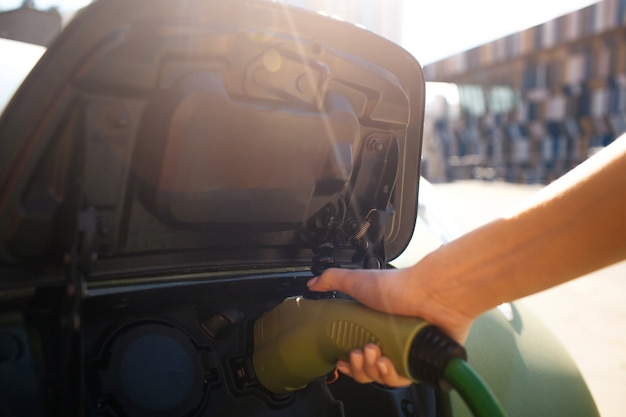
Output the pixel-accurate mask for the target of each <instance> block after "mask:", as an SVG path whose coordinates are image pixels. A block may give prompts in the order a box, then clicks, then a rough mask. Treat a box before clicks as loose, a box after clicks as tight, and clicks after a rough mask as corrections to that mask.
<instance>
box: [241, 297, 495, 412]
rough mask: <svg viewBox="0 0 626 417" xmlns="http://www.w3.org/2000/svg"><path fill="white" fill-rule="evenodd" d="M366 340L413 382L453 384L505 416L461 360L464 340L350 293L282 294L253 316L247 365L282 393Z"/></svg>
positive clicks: (479, 408) (482, 408) (483, 408)
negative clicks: (353, 297) (332, 296)
mask: <svg viewBox="0 0 626 417" xmlns="http://www.w3.org/2000/svg"><path fill="white" fill-rule="evenodd" d="M368 343H375V344H377V345H378V346H379V347H380V350H381V352H382V354H383V355H385V356H387V357H388V358H389V359H391V361H392V362H393V364H394V366H395V368H396V370H397V371H398V373H400V374H401V375H403V376H405V377H407V378H409V379H410V380H412V381H413V382H424V383H426V384H429V385H432V386H435V387H438V388H440V389H442V390H448V389H450V388H457V385H458V386H459V389H457V391H458V392H459V394H461V396H462V397H463V398H464V400H465V402H466V404H468V405H469V406H470V409H472V411H473V412H474V414H475V415H476V416H480V417H483V416H485V417H486V416H504V413H503V412H502V411H501V407H500V405H499V404H498V402H497V400H495V398H494V397H493V395H492V394H491V392H490V391H489V389H488V388H487V387H486V385H484V383H482V381H480V379H479V378H478V376H477V375H476V374H475V373H473V371H471V368H469V365H468V364H467V362H465V359H466V352H465V349H464V348H463V346H461V345H459V344H458V343H456V342H455V341H454V340H452V339H451V338H450V337H448V336H447V335H445V334H444V333H443V332H441V331H440V330H439V329H438V328H436V327H435V326H433V325H431V324H429V323H428V322H426V321H424V320H421V319H418V318H414V317H404V316H397V315H391V314H385V313H381V312H378V311H375V310H371V309H369V308H367V307H365V306H363V305H362V304H359V303H358V302H356V301H351V300H343V299H326V300H308V299H305V298H303V297H292V298H287V299H286V300H284V301H283V302H282V303H281V304H279V305H278V306H276V307H275V308H273V309H272V310H270V311H268V312H267V313H265V314H264V315H263V316H261V317H260V318H259V319H257V320H256V322H255V323H254V352H253V354H252V365H253V368H254V372H255V374H256V377H257V379H258V381H259V382H260V383H261V385H263V386H264V387H265V388H267V389H268V390H270V391H272V392H275V393H286V392H290V391H295V390H298V389H302V388H304V387H306V385H307V384H309V383H310V382H312V381H314V380H316V379H318V378H320V377H323V376H325V375H327V374H328V373H330V372H331V371H332V370H333V369H334V368H335V364H336V362H337V360H339V359H343V360H347V359H348V356H349V354H350V352H351V351H352V350H353V349H360V348H363V346H365V345H366V344H368ZM470 377H471V378H470ZM472 378H473V379H472ZM476 381H478V382H480V383H481V384H477V383H476ZM475 398H479V400H478V401H476V400H475Z"/></svg>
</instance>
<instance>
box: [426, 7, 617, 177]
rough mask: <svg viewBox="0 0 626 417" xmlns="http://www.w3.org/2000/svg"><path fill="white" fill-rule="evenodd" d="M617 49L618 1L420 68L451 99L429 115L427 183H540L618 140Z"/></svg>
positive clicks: (573, 14)
mask: <svg viewBox="0 0 626 417" xmlns="http://www.w3.org/2000/svg"><path fill="white" fill-rule="evenodd" d="M625 41H626V0H604V1H601V2H599V3H596V4H593V5H591V6H589V7H586V8H584V9H581V10H579V11H576V12H573V13H570V14H567V15H564V16H561V17H559V18H557V19H554V20H551V21H549V22H546V23H544V24H541V25H538V26H535V27H533V28H530V29H527V30H524V31H522V32H518V33H515V34H512V35H510V36H507V37H504V38H502V39H498V40H496V41H493V42H490V43H487V44H484V45H481V46H479V47H476V48H473V49H470V50H468V51H465V52H463V53H461V54H458V55H454V56H451V57H449V58H447V59H444V60H441V61H438V62H435V63H433V64H430V65H427V66H425V68H424V72H425V75H426V79H427V80H428V81H439V82H446V83H453V85H454V86H455V88H456V91H457V96H458V100H456V101H455V102H453V103H451V102H449V100H448V101H447V102H446V103H447V106H441V105H439V107H441V108H442V110H441V111H438V112H435V113H434V114H433V113H432V112H431V114H429V115H428V117H429V120H428V123H427V125H428V127H429V128H428V132H427V133H426V135H427V137H426V136H425V143H430V145H431V146H434V145H437V146H438V147H434V148H432V149H435V150H436V151H438V152H439V154H438V155H436V156H437V157H439V158H440V160H442V161H444V165H445V167H444V169H443V170H439V172H438V173H437V175H436V178H433V179H434V180H454V179H456V178H471V177H481V176H484V177H489V178H494V177H497V178H503V179H506V180H509V181H516V182H542V183H544V182H549V181H551V180H552V179H555V178H556V177H558V176H560V175H562V174H563V173H565V172H566V171H567V170H569V169H571V168H572V167H573V166H575V165H577V164H578V163H580V162H581V161H583V160H584V159H586V158H587V157H588V156H589V155H590V154H591V153H593V152H594V151H595V150H597V149H598V148H601V147H604V146H606V145H607V144H608V143H610V142H611V141H612V140H613V139H614V138H615V137H617V136H618V135H620V134H621V133H622V132H625V131H626V42H625ZM451 107H454V108H455V111H451V109H450V108H451ZM451 115H452V116H451ZM426 156H427V157H428V156H429V155H428V152H427V153H426ZM430 157H434V156H433V155H430ZM427 176H428V173H427Z"/></svg>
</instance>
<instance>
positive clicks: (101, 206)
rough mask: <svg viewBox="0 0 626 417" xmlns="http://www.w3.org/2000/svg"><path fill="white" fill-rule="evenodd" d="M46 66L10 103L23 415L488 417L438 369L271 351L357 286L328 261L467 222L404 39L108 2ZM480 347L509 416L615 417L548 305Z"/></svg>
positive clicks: (363, 259) (5, 247)
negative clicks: (457, 219) (429, 170)
mask: <svg viewBox="0 0 626 417" xmlns="http://www.w3.org/2000/svg"><path fill="white" fill-rule="evenodd" d="M4 45H6V44H4V43H3V44H0V46H2V48H5V46H4ZM11 46H12V47H13V46H16V45H15V44H11ZM4 50H5V51H6V50H7V49H4ZM38 53H42V54H43V56H41V59H38ZM11 56H13V57H15V59H16V60H18V59H20V58H18V55H13V54H11ZM2 61H3V65H4V64H6V63H7V60H5V59H4V57H3V60H2ZM31 61H32V62H33V63H34V62H35V61H38V62H37V64H36V65H35V67H34V68H33V69H32V71H31V72H30V73H29V74H28V76H27V77H26V79H25V81H24V83H23V84H22V85H21V87H20V88H19V90H17V92H16V93H15V94H14V95H12V97H11V99H10V101H9V102H8V104H7V105H6V107H5V108H4V110H3V112H2V116H1V119H0V410H1V413H2V414H3V415H10V416H57V415H63V416H83V415H85V416H109V417H112V416H127V417H142V416H172V417H183V416H303V417H306V416H311V417H313V416H315V417H319V416H329V417H342V416H407V417H409V416H430V417H434V416H455V417H457V416H465V415H470V411H469V410H468V408H466V406H465V405H464V403H463V401H461V399H460V398H459V397H458V395H457V394H456V393H455V392H454V391H451V392H446V391H444V390H440V389H438V388H436V387H432V386H430V385H427V384H422V383H417V384H413V385H411V386H409V387H405V388H394V389H392V388H388V387H384V386H379V385H376V384H368V385H361V384H357V383H355V382H354V381H352V380H351V379H350V378H347V377H344V376H339V377H338V378H337V379H336V380H334V379H335V378H332V377H327V376H322V377H320V378H317V379H315V380H312V381H310V383H308V384H307V385H306V386H303V387H298V388H299V389H294V390H292V391H290V392H286V393H276V392H272V391H270V390H268V389H267V388H266V387H265V386H263V384H261V383H260V382H259V380H258V379H257V378H256V377H255V364H254V363H252V361H251V356H252V355H253V352H254V349H255V347H256V346H255V343H254V338H253V335H252V332H253V328H254V323H255V321H256V320H258V318H259V317H261V316H262V315H263V314H264V313H266V312H267V311H269V310H271V309H272V308H274V307H275V306H276V305H278V304H279V303H281V302H282V300H284V299H285V298H288V297H293V296H302V297H304V298H317V299H320V298H322V299H332V298H333V297H342V295H341V294H314V293H310V292H308V291H307V288H306V282H307V281H308V280H309V279H310V278H311V277H312V276H313V275H314V274H317V273H319V272H321V271H323V270H324V269H326V268H328V267H342V268H369V269H379V268H392V267H394V266H395V267H397V266H403V265H406V264H410V263H413V262H415V261H417V260H418V259H419V257H420V256H423V255H424V254H425V253H427V252H428V251H429V250H432V249H433V248H435V247H437V246H439V245H440V244H445V243H446V241H448V240H450V239H452V238H454V236H453V235H452V234H451V233H450V231H449V230H446V228H445V222H442V221H441V219H440V218H439V217H440V216H441V213H440V211H439V209H438V208H437V205H436V202H435V201H433V197H432V195H431V190H430V186H429V184H428V183H426V182H425V181H422V182H421V184H420V181H419V172H420V151H421V138H422V125H423V117H424V79H423V74H422V71H421V68H420V66H419V64H418V63H417V62H416V60H415V59H414V58H413V57H412V56H410V55H409V54H408V53H407V52H406V51H404V50H403V49H401V48H400V47H398V46H397V45H394V44H393V43H391V42H389V41H387V40H385V39H383V38H381V37H379V36H377V35H374V34H372V33H370V32H367V31H365V30H363V29H361V28H358V27H355V26H352V25H350V24H347V23H345V22H340V21H337V20H333V19H331V18H328V17H325V16H321V15H317V14H314V13H311V12H306V11H303V10H299V9H294V8H289V7H286V6H284V5H280V4H278V3H270V2H262V1H251V0H233V1H229V2H223V1H212V0H203V1H201V0H186V1H176V2H173V1H170V0H99V1H97V2H94V3H93V4H91V5H90V6H88V7H87V8H85V9H84V10H83V11H81V12H80V13H79V14H78V15H77V17H75V18H74V20H72V22H70V24H69V25H68V26H67V27H66V28H65V29H64V30H63V31H62V32H61V34H60V35H59V36H58V37H57V38H56V39H55V41H54V42H53V43H52V44H51V45H50V46H49V48H47V50H46V51H45V53H44V52H43V50H39V52H37V51H32V55H31ZM5 80H6V79H5ZM418 202H419V203H418ZM502 279H506V277H502ZM308 319H309V320H310V318H308ZM303 320H304V318H303ZM466 348H467V352H468V355H469V362H470V364H472V366H473V367H474V368H475V369H476V371H477V372H478V373H479V374H480V375H482V377H483V379H484V380H485V382H486V384H487V385H488V386H490V387H491V389H492V390H493V392H494V393H495V395H496V397H497V398H498V400H499V401H500V403H501V404H502V406H503V408H504V409H505V411H506V413H507V414H508V415H509V416H511V417H513V416H561V415H562V416H565V415H567V416H581V417H582V416H585V417H589V416H595V415H597V410H596V408H595V405H594V403H593V400H592V398H591V395H590V394H589V391H588V389H587V387H586V385H585V383H584V381H583V379H582V378H581V376H580V374H579V373H578V371H577V368H576V366H575V365H574V364H573V363H572V361H571V360H570V359H569V356H568V355H567V353H566V352H565V350H564V349H563V348H562V347H561V346H560V345H559V343H558V342H557V341H556V340H555V339H554V338H553V337H552V336H551V335H550V333H549V332H548V331H547V330H546V329H545V328H544V327H543V326H542V324H541V323H540V321H539V320H538V319H536V318H535V317H533V316H532V313H531V312H529V311H525V310H522V309H521V308H519V307H518V306H516V305H515V304H506V305H503V306H501V307H500V308H499V309H497V310H494V311H492V312H489V313H487V314H486V315H484V316H483V317H481V318H480V319H479V320H478V321H477V323H476V324H475V326H474V327H473V329H472V332H471V334H470V337H469V339H468V341H467V344H466ZM302 355H303V356H302V361H303V363H306V361H307V356H306V354H305V353H302ZM270 366H273V364H270Z"/></svg>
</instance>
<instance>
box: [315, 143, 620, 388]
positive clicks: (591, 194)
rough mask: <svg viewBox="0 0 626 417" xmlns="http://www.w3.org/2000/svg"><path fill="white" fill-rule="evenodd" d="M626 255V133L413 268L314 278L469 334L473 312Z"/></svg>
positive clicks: (381, 306) (460, 335)
mask: <svg viewBox="0 0 626 417" xmlns="http://www.w3.org/2000/svg"><path fill="white" fill-rule="evenodd" d="M625 258H626V136H622V137H620V138H619V139H617V140H616V141H615V142H614V143H613V144H611V145H610V146H608V147H607V148H606V149H604V150H603V151H601V152H599V153H598V154H597V155H595V156H594V157H592V158H590V159H589V160H587V161H585V162H584V163H583V164H581V165H580V166H578V167H577V168H575V169H574V170H572V171H570V172H569V173H568V174H566V175H565V176H563V177H562V178H560V179H559V180H557V181H555V182H554V183H552V184H550V185H549V186H548V187H546V188H544V189H543V190H542V191H541V192H539V193H538V194H537V195H536V196H535V197H534V198H533V199H531V200H530V201H529V202H528V203H527V204H525V205H523V206H522V207H520V208H519V209H518V210H516V211H514V212H512V213H510V214H508V215H506V216H503V217H501V218H499V219H497V220H495V221H493V222H491V223H489V224H487V225H485V226H483V227H481V228H478V229H476V230H474V231H472V232H470V233H468V234H466V235H464V236H462V237H461V238H459V239H457V240H455V241H453V242H451V243H449V244H448V245H445V246H443V247H441V248H440V249H438V250H436V251H434V252H432V253H431V254H429V255H428V256H426V257H425V258H424V259H423V260H421V261H420V262H418V263H417V264H415V265H414V266H412V267H410V268H406V269H399V270H387V271H344V270H328V271H326V272H325V273H324V274H322V276H320V277H319V279H314V280H312V281H311V282H310V284H309V285H310V288H311V289H312V290H317V291H325V290H330V289H336V290H340V291H343V292H346V293H347V294H350V295H352V296H353V297H355V298H356V299H358V300H359V301H361V302H363V303H364V304H366V305H368V306H370V307H372V308H374V309H378V310H381V311H385V312H390V313H395V314H402V315H410V316H419V317H422V318H424V319H426V320H428V321H430V322H431V323H433V324H436V325H438V326H439V327H441V328H442V329H443V330H445V331H447V332H448V333H449V334H450V335H451V336H453V337H455V338H456V339H457V340H459V341H464V340H465V338H466V337H467V333H468V332H469V328H470V326H471V323H472V321H473V320H474V319H475V318H476V317H478V316H479V315H480V314H482V313H484V312H485V311H487V310H489V309H491V308H493V307H495V306H497V305H498V304H500V303H502V302H505V301H512V300H515V299H518V298H521V297H524V296H526V295H529V294H532V293H535V292H538V291H541V290H544V289H547V288H550V287H553V286H555V285H558V284H561V283H563V282H566V281H568V280H571V279H574V278H577V277H579V276H581V275H584V274H586V273H588V272H591V271H593V270H596V269H599V268H602V267H604V266H607V265H610V264H612V263H615V262H617V261H620V260H622V259H625ZM366 354H368V355H370V356H372V353H371V352H366ZM372 357H373V356H372ZM361 359H362V358H361ZM374 359H376V358H374ZM357 360H358V358H357ZM366 362H367V361H366ZM342 365H344V364H342ZM370 365H371V364H370ZM363 366H364V367H367V363H366V364H365V365H363ZM357 368H358V367H357ZM365 371H367V369H366V370H365ZM374 371H376V369H373V370H372V372H374ZM378 371H380V369H378ZM348 373H350V372H348ZM374 373H375V372H374ZM367 374H368V373H367V372H365V375H367ZM376 377H379V378H376ZM356 379H357V380H362V382H365V381H366V380H368V379H370V380H372V379H374V380H379V379H382V380H383V381H380V380H379V382H387V383H388V381H387V380H386V379H385V378H382V375H381V373H380V372H379V373H378V374H377V375H374V378H369V377H365V376H363V375H361V378H359V377H357V378H356Z"/></svg>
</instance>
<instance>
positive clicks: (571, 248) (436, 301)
mask: <svg viewBox="0 0 626 417" xmlns="http://www.w3.org/2000/svg"><path fill="white" fill-rule="evenodd" d="M624 258H626V138H621V139H619V140H618V141H616V142H615V143H614V144H613V145H611V146H610V147H609V148H607V149H606V150H605V151H603V153H602V154H599V155H596V157H594V158H592V159H590V160H589V161H587V162H586V163H584V164H583V165H581V166H579V167H578V168H576V169H575V170H574V171H572V172H570V173H569V174H567V175H566V176H565V177H563V178H561V179H559V180H558V181H556V182H555V183H553V184H551V185H550V186H548V187H546V188H545V189H544V190H542V192H541V193H539V194H538V195H537V196H536V198H534V199H533V200H531V201H530V202H529V203H528V204H526V205H525V206H523V207H522V208H521V209H519V210H517V211H516V212H514V213H512V214H510V215H508V216H505V217H503V218H500V219H498V220H496V221H494V222H492V223H490V224H488V225H485V226H483V227H482V228H479V229H477V230H475V231H473V232H470V233H469V234H467V235H465V236H463V237H461V238H459V239H457V240H455V241H453V242H451V243H450V244H448V245H446V246H444V247H442V248H441V249H439V250H437V251H435V252H433V253H432V254H431V255H429V256H427V257H426V258H424V260H423V261H421V262H419V263H418V264H416V265H415V266H413V267H412V268H411V269H412V271H411V275H412V276H414V277H416V279H417V281H419V282H417V281H416V282H414V284H415V285H419V286H422V287H423V288H422V289H423V290H424V291H425V292H426V293H427V294H428V296H427V297H428V299H427V300H424V302H425V303H426V304H429V303H432V305H434V306H436V308H441V307H442V306H444V307H450V308H452V307H453V308H455V309H456V310H457V312H460V313H462V314H464V315H466V316H468V317H476V316H477V315H479V314H480V313H482V312H484V311H486V310H488V309H490V308H492V307H494V306H496V305H498V304H499V303H501V302H504V301H511V300H514V299H517V298H520V297H523V296H526V295H528V294H532V293H535V292H537V291H540V290H543V289H546V288H549V287H552V286H555V285H558V284H561V283H563V282H565V281H567V280H570V279H573V278H576V277H578V276H581V275H583V274H585V273H587V272H590V271H593V270H595V269H598V268H601V267H603V266H606V265H609V264H611V263H614V262H617V261H619V260H621V259H624ZM437 273H438V276H433V274H437ZM420 308H428V306H427V305H422V306H421V307H420Z"/></svg>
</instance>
